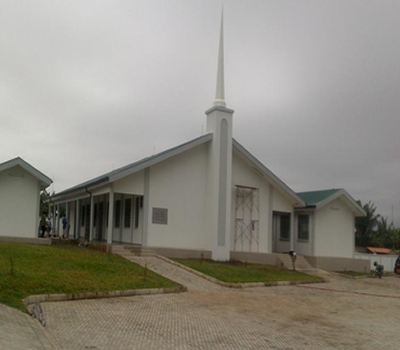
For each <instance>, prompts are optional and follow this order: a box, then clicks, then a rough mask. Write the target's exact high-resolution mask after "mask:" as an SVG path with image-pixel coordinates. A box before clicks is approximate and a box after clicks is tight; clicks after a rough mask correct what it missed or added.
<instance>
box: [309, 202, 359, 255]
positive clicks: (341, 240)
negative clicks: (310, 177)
mask: <svg viewBox="0 0 400 350" xmlns="http://www.w3.org/2000/svg"><path fill="white" fill-rule="evenodd" d="M354 223H355V219H354V214H353V213H352V211H351V210H350V209H349V207H348V206H347V205H346V204H344V202H343V201H342V200H341V199H340V198H338V199H336V200H334V201H332V202H330V203H328V204H327V205H326V206H324V207H323V208H321V209H319V210H317V211H316V213H315V237H314V238H315V241H314V245H315V247H314V255H315V256H332V257H345V258H352V257H353V256H354V244H355V242H354V240H355V236H354Z"/></svg>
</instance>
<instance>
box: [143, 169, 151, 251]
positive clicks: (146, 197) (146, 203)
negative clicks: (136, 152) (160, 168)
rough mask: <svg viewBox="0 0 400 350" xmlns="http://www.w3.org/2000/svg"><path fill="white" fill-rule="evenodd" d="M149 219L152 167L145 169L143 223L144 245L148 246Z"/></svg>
mask: <svg viewBox="0 0 400 350" xmlns="http://www.w3.org/2000/svg"><path fill="white" fill-rule="evenodd" d="M149 220H150V168H146V169H145V170H144V196H143V223H142V245H143V246H147V245H148V242H149V238H148V237H149Z"/></svg>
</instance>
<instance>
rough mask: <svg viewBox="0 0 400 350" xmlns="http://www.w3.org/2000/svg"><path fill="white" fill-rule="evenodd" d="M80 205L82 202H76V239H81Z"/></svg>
mask: <svg viewBox="0 0 400 350" xmlns="http://www.w3.org/2000/svg"><path fill="white" fill-rule="evenodd" d="M79 204H80V200H76V201H75V232H74V237H75V238H76V239H78V238H79V227H80V225H79V223H80V217H79V215H80V213H81V211H80V208H79Z"/></svg>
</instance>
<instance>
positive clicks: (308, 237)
mask: <svg viewBox="0 0 400 350" xmlns="http://www.w3.org/2000/svg"><path fill="white" fill-rule="evenodd" d="M304 218H307V223H301V220H302V219H304ZM302 224H303V225H306V227H307V231H306V233H307V238H304V237H300V235H301V233H302V230H301V227H302V226H301V225H302ZM297 240H298V241H300V242H308V241H309V240H310V215H308V214H299V215H298V216H297Z"/></svg>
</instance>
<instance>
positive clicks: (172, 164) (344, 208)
mask: <svg viewBox="0 0 400 350" xmlns="http://www.w3.org/2000/svg"><path fill="white" fill-rule="evenodd" d="M223 45H224V44H223V28H222V24H221V36H220V44H219V57H218V71H217V88H216V98H215V101H214V104H213V106H212V107H211V108H210V109H208V110H207V111H206V112H205V114H206V118H207V127H206V133H205V135H203V136H200V137H198V138H196V139H193V140H191V141H188V142H186V143H184V144H181V145H178V146H176V147H174V148H172V149H169V150H166V151H164V152H161V153H158V154H155V155H153V156H151V157H148V158H145V159H142V160H140V161H137V162H135V163H132V164H129V165H127V166H124V167H122V168H119V169H116V170H113V171H111V172H109V173H107V174H104V175H101V176H98V177H96V178H94V179H92V180H90V181H87V182H84V183H82V184H79V185H77V186H74V187H72V188H69V189H67V190H65V191H62V192H60V193H57V194H55V195H54V196H53V197H52V202H53V211H54V213H55V212H56V208H57V207H60V206H65V207H66V212H67V217H68V222H69V225H70V235H72V236H74V237H76V238H81V239H85V240H87V241H99V242H104V243H107V244H113V243H119V244H121V243H122V244H136V245H142V246H145V247H161V248H171V249H183V250H202V251H207V252H211V256H212V259H214V260H229V259H230V254H231V252H232V251H243V252H255V253H273V252H287V251H289V250H290V249H294V250H297V251H298V252H299V253H300V254H304V255H314V256H320V255H321V256H336V257H348V258H352V257H353V254H354V241H355V237H354V234H355V233H354V220H355V217H356V216H362V215H364V211H363V209H362V208H361V207H360V206H359V205H358V203H357V202H356V201H355V200H354V199H353V198H352V197H351V196H350V195H349V194H348V193H347V192H346V191H344V190H331V191H328V192H326V191H318V192H324V193H322V194H321V193H320V194H319V195H318V194H317V193H316V192H314V195H312V194H308V195H307V193H295V192H294V191H293V190H292V189H291V188H290V187H289V186H287V185H286V184H285V183H284V182H283V181H282V180H280V179H279V178H278V177H277V176H276V175H274V174H273V173H272V172H271V171H270V170H269V169H268V168H267V167H266V166H264V165H263V164H262V163H261V162H260V161H259V160H258V159H256V158H255V157H254V156H253V155H252V154H251V153H250V152H249V151H248V150H247V149H246V148H245V147H243V146H242V145H241V144H240V143H239V142H238V141H236V140H235V139H234V138H233V137H232V124H233V121H234V116H233V115H234V111H233V110H232V109H229V108H227V107H226V103H225V95H224V57H223V56H224V51H223ZM319 199H320V200H319Z"/></svg>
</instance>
